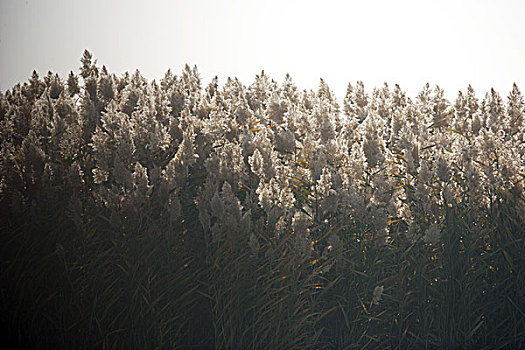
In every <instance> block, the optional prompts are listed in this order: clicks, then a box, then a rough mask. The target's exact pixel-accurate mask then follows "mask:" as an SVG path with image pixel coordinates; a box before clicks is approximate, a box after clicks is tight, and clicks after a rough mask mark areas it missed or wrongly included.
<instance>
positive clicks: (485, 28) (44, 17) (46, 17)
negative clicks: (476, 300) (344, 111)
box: [0, 0, 525, 99]
mask: <svg viewBox="0 0 525 350" xmlns="http://www.w3.org/2000/svg"><path fill="white" fill-rule="evenodd" d="M524 16H525V1H520V0H508V1H505V0H494V1H488V0H471V1H458V0H454V1H443V0H440V1H425V0H419V1H400V0H395V1H394V0H386V1H364V0H360V1H330V0H323V1H319V0H316V1H308V0H302V1H301V0H276V1H274V0H266V1H252V0H239V1H233V0H230V1H218V0H216V1H213V0H191V1H190V0H188V1H154V0H149V1H134V0H122V1H109V0H83V1H77V0H0V90H2V91H5V90H6V89H9V88H11V87H12V86H13V85H14V84H16V83H17V82H23V81H26V80H27V79H28V78H29V76H30V74H31V72H32V71H33V69H36V70H37V71H38V72H39V73H40V74H41V75H44V74H45V73H47V71H48V70H51V71H53V72H58V73H59V74H61V75H62V76H63V77H65V75H66V74H67V73H68V72H69V71H70V70H74V71H76V72H78V67H79V66H80V57H81V56H82V53H83V51H84V49H86V48H87V49H88V50H90V51H91V52H92V53H93V55H94V57H95V58H96V59H98V63H99V64H104V65H106V67H107V68H108V69H109V70H110V71H111V72H113V73H116V74H118V75H120V74H122V73H123V72H125V71H130V72H133V71H134V70H135V69H137V68H138V69H139V70H140V71H141V73H142V74H143V75H144V76H145V77H146V78H148V79H150V80H151V79H159V78H161V77H162V76H163V75H164V73H165V72H166V70H167V69H168V68H171V69H172V71H173V72H174V73H175V74H179V73H180V72H181V70H182V69H183V67H184V65H185V64H186V63H188V64H190V65H191V66H193V65H194V64H196V65H197V67H198V69H199V71H200V73H201V77H202V81H203V83H204V85H206V84H208V83H209V82H210V80H211V79H212V78H213V76H215V75H218V76H219V83H221V84H222V83H223V82H224V81H225V79H226V78H227V77H228V76H231V77H233V76H236V77H238V78H239V79H240V80H241V82H242V83H244V84H245V85H249V84H251V83H252V82H253V79H254V77H255V75H256V74H258V73H260V71H261V70H262V69H264V70H265V72H266V73H267V74H268V75H269V76H270V77H271V78H273V79H274V80H276V81H278V82H282V81H283V80H284V76H285V74H286V73H290V74H291V76H292V79H293V80H294V82H295V83H296V85H297V86H298V87H299V88H301V89H317V87H318V85H319V78H321V77H322V78H323V79H324V80H325V81H326V82H327V83H328V84H329V85H330V87H331V88H332V90H334V91H335V92H336V94H337V96H338V98H339V99H341V98H342V97H343V95H344V92H345V91H346V86H347V85H348V83H349V82H351V83H352V84H354V83H355V82H357V81H358V80H362V81H364V83H365V88H366V89H367V91H371V89H372V88H373V87H374V86H382V84H383V82H388V83H389V84H390V85H391V86H393V84H395V83H398V84H400V86H401V88H403V89H404V90H405V91H407V93H408V95H409V96H410V97H415V96H416V95H417V93H418V92H419V91H420V90H421V88H422V87H423V85H424V84H425V83H426V82H429V83H430V84H431V85H436V84H437V85H439V86H441V87H442V88H444V89H445V92H446V95H447V96H448V97H449V98H455V97H456V95H457V91H458V90H463V91H465V90H466V87H467V86H468V84H469V83H470V84H472V86H473V87H474V89H475V90H476V92H477V95H478V97H482V95H484V93H485V92H486V91H487V90H489V89H490V87H494V88H495V89H496V90H498V91H499V92H500V93H502V94H504V95H506V94H507V93H508V91H509V90H510V89H511V88H512V83H513V82H516V83H518V86H519V87H520V88H521V89H522V90H525V17H524Z"/></svg>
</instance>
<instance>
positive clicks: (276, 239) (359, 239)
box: [0, 51, 525, 349]
mask: <svg viewBox="0 0 525 350" xmlns="http://www.w3.org/2000/svg"><path fill="white" fill-rule="evenodd" d="M81 62H82V66H81V67H80V74H79V76H77V75H76V74H74V73H73V72H71V73H70V75H69V76H68V77H67V79H63V78H60V77H59V76H58V75H54V74H51V73H49V74H48V75H46V76H45V77H43V79H41V78H40V77H39V76H38V75H37V74H36V73H33V75H32V77H31V78H30V80H29V82H28V83H24V84H23V85H16V86H15V87H13V88H12V89H11V90H9V91H6V92H5V93H2V94H1V95H0V131H1V136H0V194H1V197H0V215H1V228H0V229H1V238H0V243H1V245H0V253H1V256H0V258H1V270H0V283H1V284H0V287H1V295H2V304H1V307H2V309H1V310H0V311H1V313H2V323H3V324H2V328H3V329H4V331H6V332H7V334H8V336H9V337H10V338H11V339H13V340H15V341H17V342H18V343H19V344H20V345H21V346H31V347H42V348H49V347H57V346H58V347H60V348H86V347H87V348H92V347H96V348H99V347H102V348H140V349H146V348H148V349H149V348H225V349H229V348H271V349H277V348H282V349H284V348H286V349H288V348H316V349H318V348H326V349H343V348H354V347H359V348H367V347H368V348H384V347H387V348H403V349H406V348H417V349H420V348H479V347H486V346H489V347H491V348H500V347H516V346H518V347H519V346H521V347H523V346H525V331H524V330H525V290H524V288H523V287H524V286H525V278H524V277H525V276H524V273H525V242H524V237H525V202H524V199H525V192H524V187H523V182H524V181H523V180H524V178H525V103H524V98H523V96H522V94H521V93H520V91H519V89H518V87H517V86H516V85H514V87H513V88H512V90H511V91H510V93H509V95H508V98H507V99H506V100H504V99H503V98H502V97H501V96H500V95H499V94H498V93H497V92H496V91H494V90H491V91H490V92H489V93H487V94H486V95H485V97H484V98H483V99H481V100H479V99H478V98H477V97H476V95H475V93H474V90H473V89H472V88H471V87H470V86H469V87H468V90H467V92H466V93H461V92H460V93H459V94H458V96H457V99H456V100H455V101H454V102H453V103H451V102H449V101H448V100H447V99H445V98H444V95H443V90H441V89H440V88H439V87H435V88H433V89H431V88H430V87H429V85H427V86H425V87H424V88H423V90H422V91H421V92H420V93H419V95H418V96H417V97H416V98H415V99H414V100H412V99H410V98H408V97H406V96H405V94H404V93H403V91H402V90H401V89H400V87H399V86H397V85H396V86H395V87H394V88H393V89H390V87H389V86H387V85H386V84H385V85H384V87H382V88H376V89H374V90H373V91H372V92H371V94H367V92H366V91H365V88H364V85H363V83H361V82H358V83H357V84H356V85H349V86H348V90H347V93H346V96H345V98H344V100H343V101H342V104H340V103H339V102H338V101H337V100H336V98H335V96H334V94H333V92H332V91H331V90H330V89H329V87H328V86H327V84H326V83H324V82H323V81H322V80H321V82H320V85H319V89H318V91H317V92H314V91H306V90H305V91H300V90H299V89H298V88H297V87H296V86H295V85H294V84H293V82H292V80H291V78H290V77H289V76H287V77H286V78H285V80H284V82H283V83H282V84H278V83H276V82H275V81H273V80H271V79H270V78H269V77H268V76H267V75H265V74H264V72H263V73H261V74H260V75H258V76H256V78H255V81H254V82H253V83H252V84H251V85H249V86H244V85H242V84H241V82H239V81H238V80H237V79H228V80H227V81H226V83H225V84H224V86H222V87H219V86H218V83H217V79H214V80H213V81H212V82H211V83H210V84H209V85H208V86H207V87H205V88H202V87H201V81H200V78H199V74H198V72H197V70H196V68H193V69H192V68H190V67H188V66H186V68H185V69H184V70H183V72H182V74H181V75H180V76H175V75H173V74H172V73H171V72H170V71H168V72H167V73H166V74H165V76H164V78H163V79H161V80H160V81H159V82H155V81H153V82H151V83H149V82H148V81H147V80H146V79H145V78H143V77H142V76H141V75H140V73H139V72H138V71H137V72H135V73H134V74H132V75H129V74H127V73H126V74H124V75H123V76H121V77H117V76H116V75H114V74H110V73H109V72H108V71H107V69H106V68H105V67H100V66H98V65H97V63H96V61H94V60H93V59H92V57H91V54H90V53H89V52H87V51H86V52H85V53H84V55H83V57H82V60H81Z"/></svg>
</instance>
